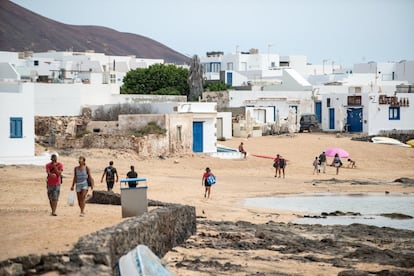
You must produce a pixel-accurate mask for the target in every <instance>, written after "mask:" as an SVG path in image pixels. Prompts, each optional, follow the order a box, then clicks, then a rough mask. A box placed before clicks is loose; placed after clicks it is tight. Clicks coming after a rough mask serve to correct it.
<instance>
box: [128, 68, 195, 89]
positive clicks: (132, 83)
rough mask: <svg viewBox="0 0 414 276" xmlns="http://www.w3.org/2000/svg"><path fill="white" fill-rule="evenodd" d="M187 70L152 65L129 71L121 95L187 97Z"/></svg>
mask: <svg viewBox="0 0 414 276" xmlns="http://www.w3.org/2000/svg"><path fill="white" fill-rule="evenodd" d="M187 77H188V69H185V68H181V67H177V66H175V65H171V64H168V65H165V64H154V65H151V66H150V67H148V68H137V69H135V70H131V71H129V72H128V73H127V74H126V76H125V77H124V80H123V82H124V84H123V85H122V87H121V94H153V95H186V96H188V95H189V87H188V84H187Z"/></svg>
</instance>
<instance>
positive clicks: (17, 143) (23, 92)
mask: <svg viewBox="0 0 414 276" xmlns="http://www.w3.org/2000/svg"><path fill="white" fill-rule="evenodd" d="M33 86H34V85H33V84H32V83H12V82H1V83H0V103H1V108H0V164H5V163H6V162H3V160H2V159H3V158H6V159H7V160H10V158H12V159H13V158H14V159H27V158H33V157H34V155H35V148H34V141H35V136H34V104H33V102H34V93H33Z"/></svg>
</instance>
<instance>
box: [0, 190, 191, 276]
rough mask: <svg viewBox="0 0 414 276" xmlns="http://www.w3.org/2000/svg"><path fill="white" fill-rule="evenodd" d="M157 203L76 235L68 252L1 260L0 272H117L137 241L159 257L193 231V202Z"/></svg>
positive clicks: (93, 273) (114, 273) (90, 273)
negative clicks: (130, 215)
mask: <svg viewBox="0 0 414 276" xmlns="http://www.w3.org/2000/svg"><path fill="white" fill-rule="evenodd" d="M101 196H104V195H101ZM114 201H116V200H114ZM153 203H154V202H153ZM161 205H164V206H163V207H159V208H157V209H154V210H152V211H150V212H147V213H145V214H143V215H142V216H137V217H133V218H130V219H127V220H125V221H123V222H121V223H120V224H118V225H115V226H113V227H109V228H105V229H102V230H99V231H97V232H95V233H92V234H89V235H87V236H84V237H82V238H80V239H79V241H78V242H77V243H76V244H75V246H74V248H73V249H72V250H70V251H69V252H66V253H60V254H48V255H28V256H22V257H17V258H13V259H9V260H6V261H3V262H1V263H0V275H39V274H45V273H52V272H54V273H58V274H63V275H67V274H74V275H117V267H116V266H117V262H118V260H119V258H120V257H121V256H123V255H125V254H126V253H128V252H129V251H131V250H132V249H134V248H135V247H136V246H137V245H139V244H145V245H146V246H148V248H150V249H151V250H152V252H153V253H154V254H155V255H157V256H158V257H159V258H162V257H163V256H164V255H165V254H166V253H167V252H168V251H169V250H171V249H172V248H173V247H175V246H177V245H179V244H181V243H182V242H184V241H185V240H186V239H187V238H189V237H190V236H191V235H193V234H195V232H196V214H195V208H194V207H193V206H183V205H177V204H168V203H163V204H161Z"/></svg>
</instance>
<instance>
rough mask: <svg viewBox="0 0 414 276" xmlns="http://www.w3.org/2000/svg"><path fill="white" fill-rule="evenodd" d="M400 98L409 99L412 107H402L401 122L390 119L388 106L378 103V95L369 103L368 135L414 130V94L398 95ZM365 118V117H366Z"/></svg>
mask: <svg viewBox="0 0 414 276" xmlns="http://www.w3.org/2000/svg"><path fill="white" fill-rule="evenodd" d="M396 96H397V97H398V98H399V99H400V98H408V100H409V102H410V106H408V107H407V106H401V107H400V120H390V119H389V107H390V105H388V104H379V103H378V94H377V95H374V96H373V97H374V98H372V100H371V101H369V103H368V112H367V115H366V116H368V117H367V118H364V119H366V120H367V128H366V132H367V133H368V135H377V134H379V133H380V132H381V131H382V130H385V131H391V130H414V94H413V93H397V94H396ZM364 116H365V115H364Z"/></svg>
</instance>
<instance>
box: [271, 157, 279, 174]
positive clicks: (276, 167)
mask: <svg viewBox="0 0 414 276" xmlns="http://www.w3.org/2000/svg"><path fill="white" fill-rule="evenodd" d="M279 163H280V155H279V154H277V155H276V158H275V159H273V168H275V177H277V174H278V173H279Z"/></svg>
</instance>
